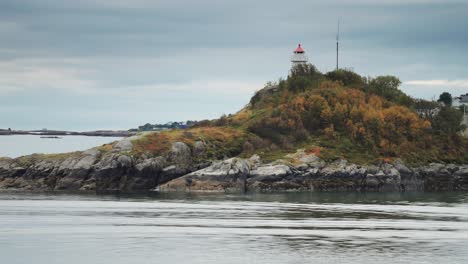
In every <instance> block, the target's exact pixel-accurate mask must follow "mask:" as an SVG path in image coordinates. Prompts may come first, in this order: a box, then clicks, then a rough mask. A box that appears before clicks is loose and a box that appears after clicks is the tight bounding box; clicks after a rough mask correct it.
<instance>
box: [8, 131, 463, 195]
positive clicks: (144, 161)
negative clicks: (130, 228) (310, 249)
mask: <svg viewBox="0 0 468 264" xmlns="http://www.w3.org/2000/svg"><path fill="white" fill-rule="evenodd" d="M132 139H134V138H132V137H131V138H126V139H124V140H121V141H119V142H117V143H115V145H114V146H113V149H112V151H107V152H106V151H103V150H101V149H100V148H93V149H90V150H87V151H84V152H78V153H72V154H70V155H68V156H60V157H55V156H53V157H42V156H37V157H36V156H34V155H32V156H27V157H26V158H27V159H26V161H25V158H24V157H23V158H17V159H9V158H2V159H0V190H20V191H69V192H96V193H104V192H127V193H132V192H149V191H161V192H173V191H177V192H249V191H253V192H275V191H353V192H384V191H396V192H403V191H464V190H468V165H455V164H439V163H431V164H428V165H427V166H422V167H418V168H409V167H407V166H405V164H404V163H403V162H402V161H401V160H395V161H394V162H392V163H382V164H378V165H368V166H367V165H366V166H361V165H356V164H352V163H349V162H348V161H346V160H343V159H340V160H336V161H334V162H331V163H326V162H324V161H323V160H321V159H320V158H318V157H317V156H315V155H314V154H308V153H306V152H304V151H303V150H298V151H297V152H296V153H294V154H289V155H286V156H285V158H284V159H281V160H277V161H275V162H272V163H263V162H262V161H261V160H260V157H259V156H257V155H253V156H252V157H251V158H248V159H242V158H230V159H226V160H223V161H214V162H212V161H208V160H204V159H203V158H202V157H203V152H204V150H205V148H204V143H203V142H201V141H199V142H196V143H195V144H194V146H193V147H192V148H190V147H189V146H188V145H186V144H185V143H182V142H175V143H173V144H172V148H171V150H170V151H169V152H168V153H167V154H165V155H164V156H158V157H151V158H148V157H144V156H143V157H135V156H132V155H131V154H129V153H131V150H132Z"/></svg>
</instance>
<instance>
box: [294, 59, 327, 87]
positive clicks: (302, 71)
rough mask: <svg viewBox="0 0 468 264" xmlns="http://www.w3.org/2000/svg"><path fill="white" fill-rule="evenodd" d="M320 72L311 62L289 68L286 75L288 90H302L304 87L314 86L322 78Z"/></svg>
mask: <svg viewBox="0 0 468 264" xmlns="http://www.w3.org/2000/svg"><path fill="white" fill-rule="evenodd" d="M322 76H323V75H322V73H321V72H320V71H318V70H317V68H316V67H315V66H314V65H312V64H298V65H295V66H294V67H293V68H292V69H291V74H290V75H289V77H288V80H287V81H288V87H289V90H291V91H294V92H301V91H304V90H305V89H306V88H310V87H316V86H318V84H319V83H320V80H321V79H322Z"/></svg>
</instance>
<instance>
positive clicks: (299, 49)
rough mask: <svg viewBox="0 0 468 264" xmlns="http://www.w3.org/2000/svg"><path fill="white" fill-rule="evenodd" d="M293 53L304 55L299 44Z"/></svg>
mask: <svg viewBox="0 0 468 264" xmlns="http://www.w3.org/2000/svg"><path fill="white" fill-rule="evenodd" d="M294 53H304V49H303V48H302V47H301V44H299V45H297V48H296V49H295V50H294Z"/></svg>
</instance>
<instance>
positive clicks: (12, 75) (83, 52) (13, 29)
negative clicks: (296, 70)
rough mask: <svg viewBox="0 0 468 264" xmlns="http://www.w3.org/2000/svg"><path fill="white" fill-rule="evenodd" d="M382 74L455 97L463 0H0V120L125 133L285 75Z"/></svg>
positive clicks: (465, 29) (233, 106)
mask: <svg viewBox="0 0 468 264" xmlns="http://www.w3.org/2000/svg"><path fill="white" fill-rule="evenodd" d="M338 18H340V19H341V21H342V22H341V32H342V34H341V40H342V41H341V59H340V60H341V66H343V67H350V68H353V69H354V70H355V71H356V72H358V73H360V74H362V75H366V76H377V75H388V74H390V75H396V76H398V77H399V78H400V79H401V80H402V81H403V83H404V84H403V86H402V89H403V90H404V91H405V92H407V93H409V94H410V95H412V96H414V97H423V98H432V97H435V96H438V95H439V94H440V93H441V92H443V91H448V92H451V93H452V94H453V95H459V94H462V93H468V50H467V49H468V0H463V1H461V0H458V1H457V0H404V1H403V0H380V1H379V0H352V1H346V0H342V1H339V0H327V1H311V0H295V1H273V0H256V1H252V0H233V1H221V0H196V1H195V0H182V1H179V0H167V1H166V0H152V1H150V0H132V1H130V0H128V1H123V0H80V1H77V0H69V1H65V0H1V1H0V36H1V37H0V128H8V127H11V128H14V129H36V128H49V129H70V130H93V129H128V128H131V127H136V126H138V125H140V124H144V123H147V122H150V123H164V122H167V121H183V120H188V119H190V120H200V119H207V118H215V117H218V116H220V115H221V114H223V113H226V114H228V113H233V112H235V111H237V110H239V109H240V108H241V107H243V106H244V105H245V104H246V103H247V102H248V100H249V98H250V97H251V96H252V94H253V93H254V92H255V91H256V90H258V89H260V88H261V87H262V86H263V84H264V83H266V82H267V81H269V80H276V79H278V78H280V77H285V76H286V75H287V72H288V69H289V67H290V62H289V59H290V56H291V53H292V50H293V49H294V48H295V47H296V46H297V44H298V43H302V44H303V47H304V48H305V50H306V53H307V55H308V56H309V59H310V62H311V63H313V64H315V65H316V66H317V67H318V68H319V69H320V70H321V71H322V72H326V71H329V70H332V69H333V68H334V65H335V34H336V26H337V20H338Z"/></svg>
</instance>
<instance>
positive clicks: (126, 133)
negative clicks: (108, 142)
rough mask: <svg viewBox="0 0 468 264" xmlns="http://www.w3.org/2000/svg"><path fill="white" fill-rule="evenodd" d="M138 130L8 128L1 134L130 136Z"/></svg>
mask: <svg viewBox="0 0 468 264" xmlns="http://www.w3.org/2000/svg"><path fill="white" fill-rule="evenodd" d="M135 134H136V132H130V131H124V130H122V131H120V130H118V131H114V130H96V131H87V132H75V131H61V130H7V129H0V136H11V135H33V136H93V137H129V136H133V135H135Z"/></svg>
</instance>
